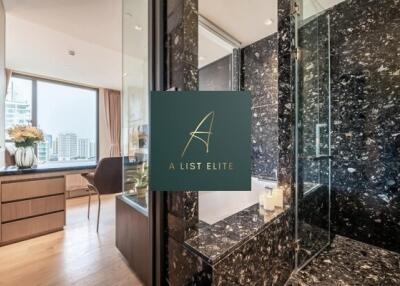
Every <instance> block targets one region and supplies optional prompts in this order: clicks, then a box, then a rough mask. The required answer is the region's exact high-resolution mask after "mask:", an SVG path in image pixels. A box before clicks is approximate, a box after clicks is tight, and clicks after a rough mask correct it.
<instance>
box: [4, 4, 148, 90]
mask: <svg viewBox="0 0 400 286" xmlns="http://www.w3.org/2000/svg"><path fill="white" fill-rule="evenodd" d="M0 1H1V0H0ZM122 1H123V0H3V3H4V7H5V9H6V65H7V67H8V68H11V69H13V70H16V71H19V72H23V73H30V74H35V75H40V76H46V77H50V78H55V79H61V80H66V81H71V82H76V83H81V84H85V85H90V86H97V87H105V88H113V89H121V88H122V75H123V74H125V78H126V81H125V82H127V84H128V85H129V86H143V80H144V78H143V73H145V71H144V70H143V67H144V65H143V63H144V62H147V40H146V39H147V31H148V30H147V5H148V0H129V1H128V0H124V4H125V5H124V12H125V13H124V14H122ZM123 33H125V35H126V36H125V37H124V41H122V38H123ZM122 50H123V51H124V54H122ZM69 51H74V52H75V55H74V56H71V55H69V54H68V53H69ZM123 59H124V62H125V67H126V68H127V67H129V73H128V72H123V70H122V69H123V67H122V66H123V65H122V61H123Z"/></svg>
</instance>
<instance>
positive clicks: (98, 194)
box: [87, 184, 101, 233]
mask: <svg viewBox="0 0 400 286" xmlns="http://www.w3.org/2000/svg"><path fill="white" fill-rule="evenodd" d="M87 187H88V193H89V195H88V198H89V200H88V213H87V218H88V219H90V201H91V198H92V194H91V192H92V191H94V192H95V193H96V194H97V200H98V207H97V226H96V232H97V233H99V222H100V208H101V195H100V193H99V191H98V190H97V189H96V187H95V186H93V185H92V184H87Z"/></svg>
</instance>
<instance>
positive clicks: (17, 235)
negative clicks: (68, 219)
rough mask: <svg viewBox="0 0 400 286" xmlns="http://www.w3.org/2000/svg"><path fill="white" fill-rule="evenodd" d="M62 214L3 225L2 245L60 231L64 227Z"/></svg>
mask: <svg viewBox="0 0 400 286" xmlns="http://www.w3.org/2000/svg"><path fill="white" fill-rule="evenodd" d="M64 221H65V217H64V212H63V211H62V212H57V213H52V214H47V215H42V216H38V217H34V218H28V219H22V220H18V221H14V222H9V223H4V224H2V225H1V229H2V234H1V235H2V243H4V242H8V241H13V240H22V239H24V238H29V237H32V236H35V235H40V234H43V233H46V232H51V231H55V230H57V229H61V228H62V227H63V226H64Z"/></svg>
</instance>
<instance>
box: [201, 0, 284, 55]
mask: <svg viewBox="0 0 400 286" xmlns="http://www.w3.org/2000/svg"><path fill="white" fill-rule="evenodd" d="M277 1H278V0H247V1H243V0H199V13H200V14H201V15H202V16H204V17H205V18H207V19H208V20H210V21H211V22H213V23H214V24H216V25H217V26H218V27H219V28H221V29H222V30H224V31H225V32H227V33H228V34H230V35H232V36H234V37H235V38H236V39H237V40H239V41H240V42H241V46H242V47H244V46H247V45H249V44H251V43H253V42H255V41H257V40H260V39H262V38H265V37H266V36H268V35H270V34H273V33H275V32H276V31H277V14H278V8H277ZM267 19H271V20H272V23H271V25H265V24H264V22H265V21H266V20H267Z"/></svg>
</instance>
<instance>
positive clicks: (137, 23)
mask: <svg viewBox="0 0 400 286" xmlns="http://www.w3.org/2000/svg"><path fill="white" fill-rule="evenodd" d="M123 6H124V7H123V12H124V15H123V17H124V18H123V132H122V138H123V154H124V195H125V196H126V197H127V198H129V199H131V200H134V201H135V202H138V203H139V204H141V205H142V206H143V205H144V206H147V201H148V148H149V125H148V124H149V119H148V109H149V102H148V97H149V84H148V44H147V43H148V24H147V15H148V1H146V0H124V1H123Z"/></svg>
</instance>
